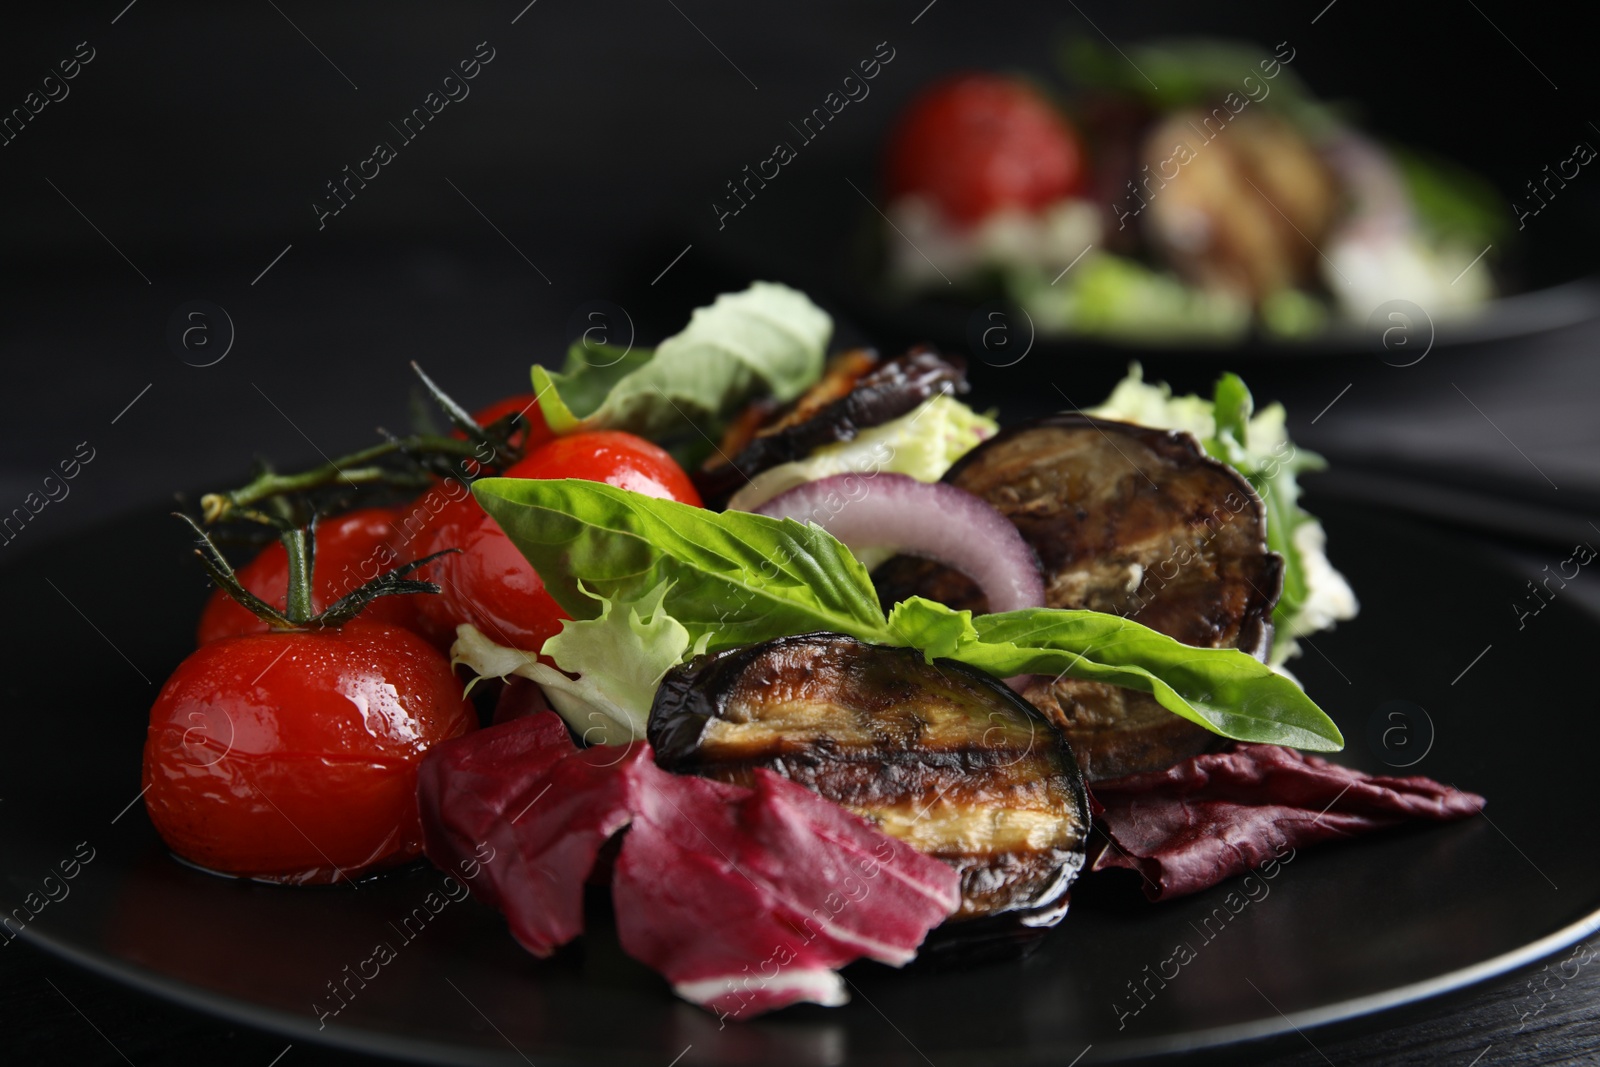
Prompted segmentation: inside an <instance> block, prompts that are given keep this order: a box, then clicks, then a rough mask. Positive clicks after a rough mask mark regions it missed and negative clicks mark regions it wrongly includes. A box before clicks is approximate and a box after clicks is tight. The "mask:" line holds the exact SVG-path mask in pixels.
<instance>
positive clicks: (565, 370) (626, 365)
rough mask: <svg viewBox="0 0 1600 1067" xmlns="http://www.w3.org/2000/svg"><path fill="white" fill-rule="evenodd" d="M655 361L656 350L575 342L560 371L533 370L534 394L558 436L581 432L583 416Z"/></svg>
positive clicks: (541, 368) (537, 367)
mask: <svg viewBox="0 0 1600 1067" xmlns="http://www.w3.org/2000/svg"><path fill="white" fill-rule="evenodd" d="M654 358H655V349H653V348H626V349H625V348H619V347H617V346H616V345H586V344H584V343H582V342H573V344H572V345H571V347H569V348H568V349H567V362H566V364H565V366H563V367H562V369H561V370H560V371H550V370H546V369H545V368H544V367H540V366H537V365H536V366H535V367H534V368H533V393H534V395H535V396H536V397H538V398H539V411H540V414H542V415H543V416H544V421H545V424H546V425H548V426H549V427H550V429H551V430H552V431H554V432H555V433H557V434H565V433H572V432H573V431H574V430H577V429H579V423H580V422H581V421H582V419H583V416H584V415H588V414H590V413H592V412H594V411H595V410H596V409H598V408H599V407H600V405H601V404H603V403H605V399H606V397H607V396H608V395H609V394H610V392H611V390H612V389H614V388H616V386H617V383H618V382H620V381H622V379H624V378H626V377H627V376H628V375H630V374H632V373H633V372H634V371H636V370H639V369H640V368H641V367H643V366H644V365H645V364H647V363H649V362H650V361H651V360H652V359H654Z"/></svg>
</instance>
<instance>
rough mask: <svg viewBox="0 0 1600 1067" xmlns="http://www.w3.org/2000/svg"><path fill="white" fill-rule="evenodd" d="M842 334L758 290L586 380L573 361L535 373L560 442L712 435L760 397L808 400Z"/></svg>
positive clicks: (805, 304) (777, 288)
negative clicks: (585, 435)
mask: <svg viewBox="0 0 1600 1067" xmlns="http://www.w3.org/2000/svg"><path fill="white" fill-rule="evenodd" d="M832 333H833V320H832V319H831V318H830V317H829V316H828V314H827V312H825V311H823V310H822V309H821V308H819V307H817V306H816V305H815V304H813V303H812V302H811V301H810V299H808V298H807V297H806V295H805V294H804V293H801V292H799V291H797V290H794V289H790V288H789V287H788V286H785V285H778V284H775V283H772V282H756V283H755V284H753V285H752V286H750V288H748V289H746V290H744V291H743V292H740V293H724V294H722V295H721V296H719V297H717V299H716V301H715V302H714V303H712V304H711V305H710V306H709V307H703V308H697V309H696V310H695V312H694V314H693V316H691V317H690V319H689V325H687V326H685V327H684V328H683V329H682V330H681V331H680V332H678V333H676V334H674V335H673V336H671V337H669V338H667V339H666V340H665V341H662V342H661V344H660V345H658V346H656V348H655V351H654V352H653V353H651V352H649V351H648V350H643V349H641V350H637V353H629V356H630V358H629V359H626V360H621V361H619V362H618V363H616V364H613V365H612V366H610V367H591V368H589V372H588V373H585V372H584V369H583V368H581V367H574V366H573V356H572V353H571V352H569V353H568V357H567V368H566V370H565V371H564V372H563V373H562V374H560V375H555V374H551V373H550V372H549V371H547V370H546V369H545V368H543V367H537V366H536V367H534V368H533V388H534V392H535V393H536V394H537V395H538V396H539V397H540V400H539V403H540V405H541V407H542V408H543V410H544V411H545V419H546V421H547V422H549V424H550V428H551V429H552V430H555V431H556V432H557V433H570V432H572V431H574V430H602V429H604V430H627V431H629V432H631V433H636V434H640V435H641V436H645V437H651V438H660V437H666V436H671V435H673V434H685V433H691V432H696V431H698V432H700V433H709V432H713V431H714V430H715V429H716V427H717V426H718V424H719V423H720V422H721V421H722V419H723V418H724V417H725V416H727V415H728V414H730V413H731V412H732V411H733V410H735V409H736V408H737V407H738V406H739V405H740V404H742V403H744V402H745V401H746V400H748V399H749V398H750V397H752V396H754V395H756V394H757V393H762V392H765V393H770V394H771V395H772V396H773V397H774V398H775V399H776V400H777V401H778V402H779V403H783V402H785V401H788V400H792V399H794V398H795V397H796V396H799V395H800V394H801V393H802V392H804V391H805V390H806V389H807V388H808V387H809V386H810V385H811V384H812V383H813V382H815V381H816V380H817V378H818V377H820V376H821V374H822V362H823V354H824V353H825V352H826V350H827V347H828V338H829V336H830V335H831V334H832ZM595 347H597V348H602V349H603V348H604V347H605V346H595ZM590 362H592V363H599V362H601V361H600V360H594V359H592V358H591V360H590Z"/></svg>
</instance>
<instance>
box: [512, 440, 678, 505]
mask: <svg viewBox="0 0 1600 1067" xmlns="http://www.w3.org/2000/svg"><path fill="white" fill-rule="evenodd" d="M506 474H507V476H509V477H512V478H582V479H584V480H585V481H590V482H605V483H606V484H607V485H614V486H617V487H618V488H619V489H632V490H633V491H634V492H636V493H643V494H644V495H645V496H653V497H658V498H660V499H662V500H676V501H679V502H680V503H684V504H693V505H695V506H696V507H699V506H700V494H699V493H698V492H697V491H696V490H695V487H694V483H693V482H691V481H690V480H689V476H688V475H687V474H685V473H684V472H683V468H682V467H680V466H678V463H677V461H676V460H674V459H673V458H672V456H670V455H669V454H668V453H667V451H666V449H664V448H661V447H660V446H659V445H655V444H652V443H651V442H649V441H646V440H645V439H644V438H642V437H635V436H634V435H633V434H631V433H622V432H620V431H617V430H594V431H590V432H588V433H574V434H568V435H567V436H566V437H558V438H556V439H555V440H554V441H551V442H550V443H549V444H547V445H545V446H544V447H542V448H540V449H538V450H537V451H535V452H530V453H528V455H527V457H526V458H524V459H523V461H522V462H521V463H518V464H517V465H516V466H514V467H512V468H511V469H510V470H509V471H507V472H506Z"/></svg>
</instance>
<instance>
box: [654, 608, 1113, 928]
mask: <svg viewBox="0 0 1600 1067" xmlns="http://www.w3.org/2000/svg"><path fill="white" fill-rule="evenodd" d="M649 738H650V744H651V745H652V746H653V747H654V749H655V754H656V762H657V763H659V764H660V765H661V766H663V767H665V768H667V769H668V770H672V771H677V772H682V773H690V774H700V775H705V776H707V777H711V778H717V779H720V780H722V781H727V782H737V783H744V782H746V781H747V780H748V779H749V778H750V776H751V774H752V771H753V769H754V768H756V767H766V768H768V769H769V770H772V771H775V772H777V773H778V774H782V775H784V776H785V777H787V778H790V779H792V780H793V781H796V782H799V783H801V784H803V785H805V786H807V787H808V788H810V789H813V790H815V791H816V792H817V793H820V794H821V795H822V796H825V797H827V798H829V799H830V800H833V801H836V802H837V803H839V804H842V805H843V806H845V807H846V808H849V809H850V810H851V811H854V812H856V813H858V814H860V815H862V816H864V817H866V818H868V819H870V820H872V821H873V822H874V823H876V824H877V825H878V827H879V828H880V829H882V830H883V831H884V832H885V833H887V834H890V835H891V836H893V837H896V838H898V839H900V840H901V841H904V842H906V843H907V844H909V845H911V846H913V847H914V848H916V849H918V850H920V851H922V852H925V853H927V854H928V855H931V856H936V857H938V858H939V859H941V860H944V861H945V862H946V863H949V864H950V865H951V866H953V867H955V868H956V869H957V870H959V871H960V872H961V909H960V911H959V912H957V914H956V916H955V919H956V920H959V921H962V922H965V921H973V922H975V923H976V922H979V921H982V922H984V923H986V924H990V925H993V926H994V927H995V930H994V932H995V933H1003V931H1004V930H1005V929H1009V930H1020V929H1026V928H1041V927H1047V926H1052V925H1054V924H1055V923H1056V922H1058V921H1059V920H1060V918H1061V916H1062V915H1063V914H1065V912H1066V895H1067V889H1068V888H1069V887H1070V886H1071V884H1072V881H1073V879H1074V878H1075V877H1076V876H1077V873H1078V870H1079V868H1080V867H1082V865H1083V860H1084V849H1085V844H1086V842H1087V838H1088V831H1089V808H1088V798H1087V795H1086V794H1085V792H1084V786H1083V778H1082V776H1081V775H1080V773H1079V771H1078V767H1077V764H1076V763H1075V761H1074V760H1073V757H1072V751H1071V749H1070V748H1069V747H1068V745H1067V742H1066V741H1065V739H1064V738H1062V736H1061V734H1060V732H1059V731H1058V730H1056V729H1055V728H1054V727H1053V726H1051V725H1050V723H1049V722H1047V721H1046V720H1045V719H1044V717H1043V716H1041V715H1040V714H1039V713H1038V712H1037V711H1036V710H1035V709H1034V708H1033V707H1031V706H1030V705H1029V704H1028V703H1027V702H1026V701H1024V700H1022V699H1021V698H1019V697H1018V696H1017V695H1016V694H1015V693H1013V692H1012V691H1011V690H1010V689H1008V688H1006V686H1005V685H1004V684H1002V683H1001V682H999V681H997V680H996V679H994V678H992V677H990V676H989V675H987V674H984V673H983V672H981V671H976V670H973V669H972V668H970V667H967V666H964V665H962V664H959V663H955V662H952V661H949V660H940V661H937V662H935V663H932V664H930V663H928V662H927V661H926V660H925V659H924V658H923V657H922V654H921V653H919V652H917V651H915V650H913V649H906V648H888V647H884V646H881V645H868V644H863V643H862V642H860V641H857V640H855V639H854V638H852V637H846V636H844V635H841V634H830V633H815V634H805V635H802V636H799V637H783V638H779V639H777V640H775V641H767V642H764V643H762V644H759V645H751V646H749V647H746V648H741V649H734V650H732V651H728V652H721V653H717V654H715V655H708V656H699V657H697V658H696V659H694V660H692V661H691V662H689V663H687V664H684V665H683V666H681V667H678V668H675V669H674V670H672V671H670V672H669V673H668V674H667V676H666V678H665V679H664V680H663V681H662V683H661V686H660V688H659V690H658V691H657V693H656V699H655V704H654V706H653V707H652V709H651V712H650V725H649Z"/></svg>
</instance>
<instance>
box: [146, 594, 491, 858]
mask: <svg viewBox="0 0 1600 1067" xmlns="http://www.w3.org/2000/svg"><path fill="white" fill-rule="evenodd" d="M476 724H477V718H476V716H475V714H474V713H473V710H472V706H471V705H470V704H469V703H467V701H466V700H465V699H464V698H463V696H462V693H461V683H460V682H459V681H458V680H457V679H456V677H455V675H454V674H453V672H452V671H451V669H450V664H449V662H448V661H446V660H445V658H444V657H443V656H441V655H440V654H439V653H438V652H437V651H436V650H435V649H434V648H433V647H432V646H430V645H429V644H428V643H427V642H426V641H424V640H423V639H422V638H421V637H418V636H417V635H416V634H413V633H411V632H410V631H407V630H403V629H400V628H399V627H395V626H388V625H385V624H383V623H377V622H369V621H367V620H366V619H364V618H362V619H356V620H353V621H351V622H349V623H346V624H345V625H344V626H342V627H340V628H337V629H327V630H299V631H291V632H275V633H263V634H245V635H243V636H239V637H230V638H225V639H223V640H220V641H215V642H213V643H211V644H208V645H202V646H201V647H200V648H199V649H197V650H196V651H194V652H193V653H191V654H190V656H189V658H188V659H186V660H184V661H183V662H182V663H181V664H179V665H178V669H177V670H176V671H175V672H174V673H173V675H172V677H171V678H169V679H168V680H167V684H166V685H165V686H163V687H162V689H161V693H160V695H159V696H158V697H157V698H156V702H155V706H154V707H152V708H151V709H150V729H149V733H148V735H147V737H146V740H145V748H144V786H145V790H146V792H145V794H144V798H145V806H146V807H147V808H148V810H149V812H150V819H151V821H152V822H154V823H155V826H156V830H157V831H158V832H159V833H160V834H161V837H162V839H163V840H165V841H166V843H167V844H168V845H169V846H170V847H171V848H172V850H173V851H174V852H176V853H178V855H180V856H182V857H184V858H185V859H187V860H189V861H191V862H193V863H195V864H198V865H199V866H201V867H204V868H207V869H208V870H212V871H218V872H221V873H224V874H232V875H238V876H242V877H248V878H257V879H262V880H265V881H274V882H291V883H296V884H313V883H326V882H336V881H342V880H348V879H351V878H355V877H357V876H359V875H361V874H363V873H365V872H367V871H371V870H375V869H379V868H382V867H387V866H392V865H395V864H398V863H404V862H406V861H407V860H411V859H414V858H416V857H417V856H418V855H420V854H421V852H422V827H421V823H420V821H419V818H418V814H417V798H416V777H417V764H418V763H419V762H420V760H421V759H422V756H423V754H424V753H425V752H427V750H428V749H429V748H430V747H432V746H433V745H434V744H435V743H437V742H439V741H442V740H445V739H446V738H451V737H458V736H460V735H461V734H464V733H466V732H467V731H469V730H471V729H473V728H474V727H475V726H476Z"/></svg>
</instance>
